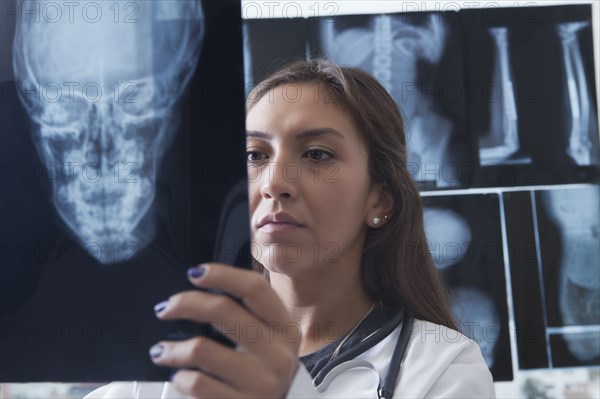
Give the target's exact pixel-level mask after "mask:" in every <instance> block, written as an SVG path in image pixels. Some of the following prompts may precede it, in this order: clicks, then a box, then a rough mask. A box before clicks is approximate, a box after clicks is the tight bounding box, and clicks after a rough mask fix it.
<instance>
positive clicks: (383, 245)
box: [246, 59, 457, 329]
mask: <svg viewBox="0 0 600 399" xmlns="http://www.w3.org/2000/svg"><path fill="white" fill-rule="evenodd" d="M304 83H306V84H317V85H319V87H323V88H325V89H327V92H328V93H330V94H331V96H332V98H331V99H332V100H333V101H335V102H336V103H337V104H339V105H340V106H341V107H342V108H343V109H344V110H345V111H346V112H347V113H348V114H349V115H350V116H351V117H352V118H353V119H354V122H355V123H356V126H357V127H358V130H359V131H360V133H361V134H362V136H363V140H364V142H365V143H366V145H367V148H368V157H369V158H368V159H369V175H370V177H371V180H372V181H373V182H380V183H383V184H385V185H386V186H387V188H388V189H389V191H390V192H391V193H392V195H393V198H394V209H393V211H392V213H391V215H390V217H389V219H388V220H387V221H386V223H385V224H384V225H383V226H382V227H379V228H377V229H372V228H369V229H368V232H367V237H366V242H365V248H364V251H363V256H362V280H363V284H364V287H365V290H366V292H367V294H368V295H369V296H370V297H371V298H372V299H373V300H376V301H378V302H380V303H381V304H382V305H385V306H392V307H401V306H403V307H405V308H406V309H407V310H408V311H409V312H412V314H413V315H414V316H415V317H417V318H419V319H422V320H427V321H431V322H433V323H437V324H441V325H444V326H447V327H450V328H453V329H457V327H456V324H455V322H454V320H453V317H452V315H451V313H450V310H449V308H448V305H447V300H446V295H445V291H444V288H443V285H442V283H441V281H440V278H439V275H438V273H437V270H436V268H435V265H434V263H433V259H432V257H431V254H430V252H429V248H428V246H427V240H426V237H425V230H424V225H423V205H422V203H421V197H420V195H419V190H418V189H417V187H416V185H415V183H414V181H413V180H412V178H411V176H410V175H409V173H408V170H407V155H406V137H405V128H404V118H403V117H402V113H401V111H400V110H399V109H398V106H397V105H396V103H395V102H394V100H393V99H392V97H391V96H390V95H389V94H388V92H387V91H386V89H385V88H384V87H383V86H382V85H381V84H380V83H379V82H377V80H376V79H375V78H373V77H372V76H371V75H370V74H368V73H367V72H365V71H363V70H361V69H358V68H352V67H345V66H339V65H337V64H335V63H333V62H331V61H328V60H324V59H313V60H311V61H299V62H295V63H293V64H291V65H289V66H286V67H284V68H283V69H280V70H279V71H277V72H275V73H274V74H272V75H270V76H269V77H267V78H266V79H265V80H264V81H262V82H261V83H260V84H259V85H258V86H256V87H255V88H254V89H253V90H252V92H251V93H250V95H249V96H248V100H247V102H246V112H249V111H250V110H251V109H252V107H253V106H254V104H255V103H256V102H258V101H259V100H260V99H261V98H262V97H263V96H264V95H265V94H267V93H268V92H269V91H270V90H273V89H275V88H277V87H279V86H282V85H286V84H294V85H299V84H304ZM328 99H329V97H328ZM254 265H255V268H256V269H257V270H259V271H262V272H264V271H265V270H264V268H263V266H262V265H261V264H260V263H259V262H258V261H256V260H255V261H254Z"/></svg>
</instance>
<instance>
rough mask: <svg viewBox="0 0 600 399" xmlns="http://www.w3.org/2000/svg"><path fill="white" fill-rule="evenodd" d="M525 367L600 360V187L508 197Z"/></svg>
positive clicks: (520, 344)
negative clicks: (599, 255)
mask: <svg viewBox="0 0 600 399" xmlns="http://www.w3.org/2000/svg"><path fill="white" fill-rule="evenodd" d="M504 198H505V209H506V215H507V234H508V236H509V237H510V238H509V251H510V260H511V277H512V292H513V299H514V314H515V324H516V338H517V343H518V352H519V366H520V368H522V369H533V368H547V367H550V368H553V367H573V366H584V365H598V364H599V361H600V339H598V337H599V333H600V314H599V310H598V309H599V306H598V304H599V302H600V283H599V270H598V254H599V253H600V235H599V234H598V229H599V226H600V211H599V209H600V186H598V185H574V186H563V187H556V188H553V189H547V190H543V191H541V190H540V191H526V192H515V193H505V194H504Z"/></svg>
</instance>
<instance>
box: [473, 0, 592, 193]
mask: <svg viewBox="0 0 600 399" xmlns="http://www.w3.org/2000/svg"><path fill="white" fill-rule="evenodd" d="M463 16H464V18H463V20H468V21H469V23H463V25H462V27H463V43H464V52H465V55H466V57H465V74H466V76H465V80H466V81H468V82H469V86H470V90H469V91H468V96H469V101H468V102H467V104H468V115H469V121H470V129H471V136H472V138H473V140H475V144H476V146H477V148H478V155H479V165H480V166H481V167H482V171H481V172H480V173H478V174H477V175H476V179H475V184H476V185H479V186H499V185H503V186H512V185H538V184H557V183H572V182H593V181H596V180H597V178H598V164H599V162H598V161H599V156H600V150H599V146H598V119H597V99H596V96H595V93H596V82H595V79H594V58H593V47H592V28H591V17H592V16H591V6H590V5H575V6H555V7H527V8H526V9H523V8H500V9H496V10H494V12H493V15H490V13H489V12H488V10H486V9H472V10H465V11H464V15H463ZM548 60H555V61H553V62H548Z"/></svg>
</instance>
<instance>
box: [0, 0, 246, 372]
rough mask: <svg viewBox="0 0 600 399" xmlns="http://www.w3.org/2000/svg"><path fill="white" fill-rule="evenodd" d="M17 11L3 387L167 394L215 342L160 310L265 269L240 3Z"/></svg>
mask: <svg viewBox="0 0 600 399" xmlns="http://www.w3.org/2000/svg"><path fill="white" fill-rule="evenodd" d="M2 6H3V21H2V25H1V27H2V35H1V40H2V43H1V47H0V49H1V58H0V60H1V61H0V73H1V75H0V80H1V84H2V86H1V87H2V92H1V97H0V112H1V119H0V124H1V125H0V126H1V132H0V133H1V134H0V139H1V141H2V145H1V147H0V151H1V168H2V170H1V179H2V182H1V185H0V190H1V198H2V207H1V209H0V212H1V220H2V223H1V226H0V237H1V244H2V245H1V253H0V255H1V258H2V262H1V267H0V273H1V278H0V299H1V300H0V358H1V359H2V361H1V365H0V380H1V381H7V382H27V381H111V380H134V379H135V380H164V379H166V378H168V375H169V373H170V372H172V371H169V370H166V369H161V368H158V367H156V366H154V365H153V364H152V362H151V361H150V359H149V357H148V348H149V347H150V346H151V345H153V344H154V343H155V342H156V341H158V340H161V339H168V338H172V339H180V338H185V337H187V336H189V335H191V334H196V333H203V334H210V333H211V332H210V330H209V329H208V327H206V326H201V325H192V324H191V323H183V322H168V323H164V322H159V321H158V319H157V318H156V317H155V315H154V312H153V306H154V305H155V304H157V303H159V302H162V301H163V300H165V299H167V298H168V297H169V296H170V295H172V294H174V293H176V292H178V291H182V290H187V289H192V288H193V287H192V286H191V284H190V283H189V282H188V281H187V277H186V270H187V268H188V267H190V266H192V265H195V264H198V263H200V262H205V261H219V262H223V263H228V264H234V265H238V266H246V267H247V266H249V264H250V261H249V226H248V219H249V217H248V205H247V188H246V186H247V178H246V165H245V159H244V148H245V138H244V135H243V131H244V105H243V98H244V93H243V74H242V69H241V68H240V67H239V66H240V65H242V62H243V59H242V56H243V54H242V27H241V17H240V14H241V12H240V5H239V4H237V3H236V2H233V1H224V2H219V3H215V2H209V1H197V0H181V1H166V0H165V1H127V2H125V1H121V2H119V1H117V2H88V1H84V2H78V3H77V4H75V3H73V4H71V5H69V8H66V7H67V6H66V3H65V5H63V4H62V3H57V2H50V1H35V0H30V1H16V2H14V1H3V2H2ZM5 20H6V21H5ZM215 60H218V62H215Z"/></svg>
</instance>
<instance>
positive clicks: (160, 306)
mask: <svg viewBox="0 0 600 399" xmlns="http://www.w3.org/2000/svg"><path fill="white" fill-rule="evenodd" d="M168 303H169V301H163V302H161V303H159V304H158V305H155V306H154V311H155V312H156V313H160V312H162V311H163V310H165V308H166V307H167V304H168Z"/></svg>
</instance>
